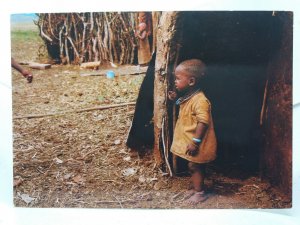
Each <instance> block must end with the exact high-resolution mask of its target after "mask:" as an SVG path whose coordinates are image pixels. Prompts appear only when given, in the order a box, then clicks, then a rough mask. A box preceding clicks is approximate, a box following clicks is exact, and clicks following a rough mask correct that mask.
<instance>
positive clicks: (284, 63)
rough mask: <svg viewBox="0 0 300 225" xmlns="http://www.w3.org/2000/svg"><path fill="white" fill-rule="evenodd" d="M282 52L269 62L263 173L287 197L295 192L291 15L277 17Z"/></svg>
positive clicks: (264, 123) (283, 14)
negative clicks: (293, 189) (293, 174)
mask: <svg viewBox="0 0 300 225" xmlns="http://www.w3.org/2000/svg"><path fill="white" fill-rule="evenodd" d="M278 18H279V20H280V22H281V27H282V32H281V33H282V34H284V35H283V36H282V39H281V43H280V49H279V51H278V52H277V54H275V55H274V57H273V58H272V59H271V60H270V62H269V70H268V77H269V78H268V80H269V87H268V89H267V92H268V94H267V98H266V112H265V115H264V116H265V117H264V120H263V126H264V133H265V148H264V153H263V158H262V162H261V163H262V170H263V171H262V173H263V176H264V177H267V178H269V180H271V181H272V182H273V183H274V184H275V185H278V186H279V187H280V188H281V189H282V190H283V191H285V193H287V194H288V195H291V191H292V190H291V188H292V43H293V42H292V36H293V33H292V27H293V22H292V14H291V13H281V14H279V15H278Z"/></svg>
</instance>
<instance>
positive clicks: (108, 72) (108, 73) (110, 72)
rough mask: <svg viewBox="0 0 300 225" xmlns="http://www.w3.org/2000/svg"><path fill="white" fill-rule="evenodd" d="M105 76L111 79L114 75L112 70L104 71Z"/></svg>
mask: <svg viewBox="0 0 300 225" xmlns="http://www.w3.org/2000/svg"><path fill="white" fill-rule="evenodd" d="M106 77H107V78H109V79H113V78H114V77H115V73H114V71H107V72H106Z"/></svg>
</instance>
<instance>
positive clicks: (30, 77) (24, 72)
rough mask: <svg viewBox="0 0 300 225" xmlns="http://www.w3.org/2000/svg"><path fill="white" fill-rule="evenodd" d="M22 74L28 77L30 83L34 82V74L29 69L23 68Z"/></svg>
mask: <svg viewBox="0 0 300 225" xmlns="http://www.w3.org/2000/svg"><path fill="white" fill-rule="evenodd" d="M22 75H23V76H24V77H25V78H26V79H27V82H28V83H31V82H32V79H33V76H32V74H31V73H30V72H29V71H27V70H23V71H22Z"/></svg>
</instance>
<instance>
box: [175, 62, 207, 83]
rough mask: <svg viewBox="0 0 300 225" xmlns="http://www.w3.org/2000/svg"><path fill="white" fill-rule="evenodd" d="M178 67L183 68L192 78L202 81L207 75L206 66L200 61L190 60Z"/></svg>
mask: <svg viewBox="0 0 300 225" xmlns="http://www.w3.org/2000/svg"><path fill="white" fill-rule="evenodd" d="M178 66H180V67H183V68H184V70H185V71H187V72H188V73H189V74H190V75H191V76H194V77H195V78H196V79H197V80H200V79H201V78H202V77H204V76H205V74H206V65H205V63H204V62H202V61H201V60H200V59H188V60H185V61H183V62H181V63H180V64H179V65H178Z"/></svg>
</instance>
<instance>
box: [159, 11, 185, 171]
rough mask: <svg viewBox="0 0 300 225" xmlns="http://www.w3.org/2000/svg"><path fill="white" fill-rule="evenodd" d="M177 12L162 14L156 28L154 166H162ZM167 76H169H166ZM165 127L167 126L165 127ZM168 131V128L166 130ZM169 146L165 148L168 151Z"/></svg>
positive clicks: (177, 27) (175, 47) (176, 28)
mask: <svg viewBox="0 0 300 225" xmlns="http://www.w3.org/2000/svg"><path fill="white" fill-rule="evenodd" d="M179 19H180V13H179V12H164V13H163V14H162V16H161V19H160V25H159V26H158V28H157V37H156V40H157V53H156V61H155V78H154V152H153V154H154V158H155V161H156V164H157V165H158V166H161V165H162V164H163V161H164V160H163V152H164V149H162V148H163V145H162V143H163V141H162V129H163V121H168V115H167V95H166V93H167V91H168V82H169V81H168V77H171V75H170V73H172V72H173V66H174V63H175V61H176V54H174V52H176V49H177V46H178V42H180V39H179V38H180V36H179V32H177V31H178V30H180V26H181V23H180V22H179ZM168 74H169V75H168ZM166 126H167V125H166ZM167 129H168V128H167ZM164 138H165V140H164V143H170V141H169V138H170V137H168V136H165V137H164ZM169 147H170V146H166V148H167V150H168V151H169Z"/></svg>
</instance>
